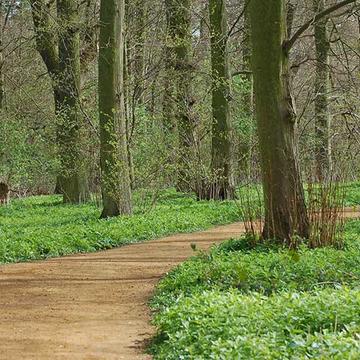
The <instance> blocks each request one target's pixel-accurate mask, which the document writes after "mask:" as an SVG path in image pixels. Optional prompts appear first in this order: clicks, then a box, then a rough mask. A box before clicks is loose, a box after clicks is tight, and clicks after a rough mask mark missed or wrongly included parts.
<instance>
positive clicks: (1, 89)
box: [0, 0, 5, 111]
mask: <svg viewBox="0 0 360 360" xmlns="http://www.w3.org/2000/svg"><path fill="white" fill-rule="evenodd" d="M4 7H5V4H4V1H3V0H0V111H1V110H2V109H3V108H4V105H5V82H4V80H5V76H4V49H3V47H4V44H3V41H4V40H3V35H4V34H3V29H4V14H3V12H4V10H5V9H4Z"/></svg>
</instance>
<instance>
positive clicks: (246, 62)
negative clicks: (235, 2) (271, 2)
mask: <svg viewBox="0 0 360 360" xmlns="http://www.w3.org/2000/svg"><path fill="white" fill-rule="evenodd" d="M251 48H252V45H251V34H250V19H249V11H248V9H245V11H244V30H243V42H242V63H243V69H244V70H245V74H244V75H242V77H243V79H244V80H245V84H246V87H245V90H243V92H242V94H241V95H242V96H241V107H242V109H241V110H242V114H243V115H244V120H245V121H247V122H250V124H252V123H253V121H254V119H253V111H254V81H253V74H252V72H251V53H252V50H251ZM247 128H248V131H247V133H246V134H244V135H245V136H241V138H240V140H239V159H240V160H239V170H240V174H239V175H240V178H241V177H244V178H245V179H246V181H248V180H249V179H250V176H251V157H252V155H251V146H252V145H251V144H252V128H251V126H247Z"/></svg>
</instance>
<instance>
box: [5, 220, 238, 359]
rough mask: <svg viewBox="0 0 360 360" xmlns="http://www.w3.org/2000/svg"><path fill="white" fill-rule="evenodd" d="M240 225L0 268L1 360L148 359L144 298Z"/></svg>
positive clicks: (233, 234)
mask: <svg viewBox="0 0 360 360" xmlns="http://www.w3.org/2000/svg"><path fill="white" fill-rule="evenodd" d="M242 232H243V226H242V224H233V225H228V226H220V227H217V228H213V229H211V230H208V231H204V232H200V233H193V234H182V235H175V236H170V237H166V238H163V239H159V240H155V241H151V242H146V243H141V244H135V245H130V246H125V247H121V248H118V249H114V250H110V251H105V252H100V253H95V254H86V255H76V256H69V257H64V258H60V259H52V260H49V261H43V262H33V263H24V264H14V265H4V266H1V267H0V359H2V360H12V359H16V360H20V359H36V360H40V359H89V360H90V359H106V360H110V359H117V360H118V359H129V360H130V359H149V358H150V357H149V356H147V355H143V354H142V353H143V348H144V342H145V341H146V340H148V339H149V338H150V337H151V335H152V334H153V333H154V329H153V328H152V326H151V325H150V313H149V309H148V307H147V303H148V300H149V298H150V296H151V294H152V292H153V290H154V287H155V285H156V283H157V282H158V281H159V279H160V278H161V277H162V276H164V274H165V273H166V272H167V271H169V270H170V269H171V268H172V267H174V266H175V265H176V264H178V263H180V262H182V261H184V260H185V259H186V258H187V257H188V256H191V255H192V253H193V251H192V249H191V246H190V245H191V244H192V243H196V244H197V247H198V248H201V249H207V248H208V247H209V246H210V245H212V244H214V243H215V242H219V241H222V240H225V239H229V238H232V237H236V236H239V235H240V234H241V233H242Z"/></svg>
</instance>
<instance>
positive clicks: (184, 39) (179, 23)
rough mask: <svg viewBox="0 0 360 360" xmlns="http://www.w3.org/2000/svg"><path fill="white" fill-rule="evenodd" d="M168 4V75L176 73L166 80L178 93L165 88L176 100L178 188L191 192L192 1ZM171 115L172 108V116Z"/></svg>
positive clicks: (174, 1) (166, 3)
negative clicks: (173, 84)
mask: <svg viewBox="0 0 360 360" xmlns="http://www.w3.org/2000/svg"><path fill="white" fill-rule="evenodd" d="M165 6H166V15H167V26H168V40H167V46H168V49H167V51H168V54H167V61H168V71H169V74H171V73H172V74H173V78H168V79H167V81H168V82H171V81H172V82H173V83H175V85H176V89H175V94H174V95H173V91H172V90H173V88H171V90H170V89H166V90H169V94H166V96H167V97H168V98H167V100H169V102H170V101H175V108H174V117H175V119H174V120H175V124H176V125H175V126H177V129H178V134H179V154H178V163H177V168H178V176H177V177H178V179H177V180H178V183H177V188H178V190H180V191H189V190H191V189H192V184H191V181H192V179H191V160H192V156H191V154H192V150H193V144H194V139H193V130H194V124H193V116H192V107H193V105H194V99H193V97H192V94H191V70H192V65H191V49H192V34H191V0H181V1H180V0H165ZM169 74H168V76H169ZM168 85H170V84H169V83H168ZM170 86H171V85H170ZM170 97H173V99H171V98H170ZM171 115H172V108H169V116H170V117H171ZM171 121H172V119H171V118H169V120H168V122H170V124H171ZM170 126H172V124H171V125H170Z"/></svg>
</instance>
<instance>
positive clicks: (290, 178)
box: [250, 0, 309, 244]
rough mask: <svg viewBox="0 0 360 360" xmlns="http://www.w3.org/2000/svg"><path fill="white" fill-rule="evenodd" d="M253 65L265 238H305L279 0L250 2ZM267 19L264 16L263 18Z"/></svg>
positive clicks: (282, 11)
mask: <svg viewBox="0 0 360 360" xmlns="http://www.w3.org/2000/svg"><path fill="white" fill-rule="evenodd" d="M250 18H251V33H252V45H253V60H252V67H253V73H254V88H255V97H256V98H255V101H256V117H257V123H258V132H259V140H260V153H261V168H262V177H263V188H264V200H265V227H264V231H263V235H264V237H266V238H272V239H277V240H279V241H286V242H287V243H288V244H291V242H292V240H293V238H294V236H300V237H303V238H308V236H309V220H308V215H307V211H306V206H305V197H304V190H303V185H302V181H301V174H300V170H299V166H298V160H297V155H296V149H295V136H294V127H295V111H294V106H293V101H292V97H291V94H290V86H289V65H288V53H287V51H286V50H284V47H283V44H284V41H285V40H286V38H287V34H286V32H287V27H286V11H285V1H284V0H267V1H263V0H252V1H251V2H250ZM264 19H266V21H264Z"/></svg>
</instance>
